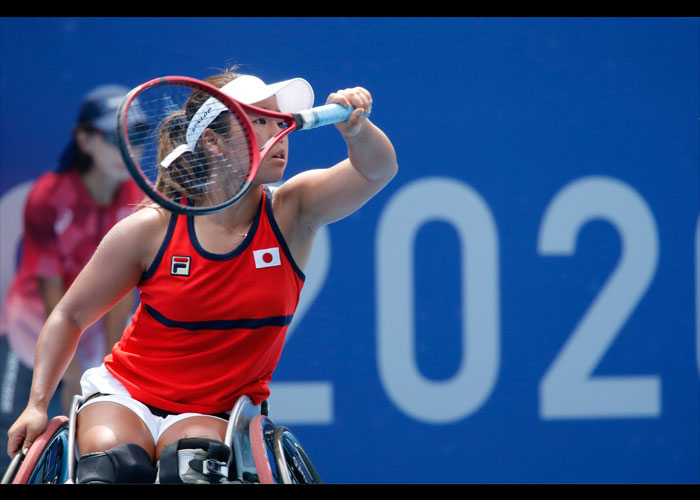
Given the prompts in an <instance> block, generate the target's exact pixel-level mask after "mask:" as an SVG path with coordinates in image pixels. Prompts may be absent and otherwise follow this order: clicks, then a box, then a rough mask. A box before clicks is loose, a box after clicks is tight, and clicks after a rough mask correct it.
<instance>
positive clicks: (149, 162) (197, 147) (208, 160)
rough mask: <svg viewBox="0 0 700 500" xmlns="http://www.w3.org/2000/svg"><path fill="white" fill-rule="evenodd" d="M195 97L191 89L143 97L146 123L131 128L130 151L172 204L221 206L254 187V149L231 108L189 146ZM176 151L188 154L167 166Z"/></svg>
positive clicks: (172, 87)
mask: <svg viewBox="0 0 700 500" xmlns="http://www.w3.org/2000/svg"><path fill="white" fill-rule="evenodd" d="M164 87H167V88H164ZM195 92H200V91H195ZM146 94H149V95H146ZM150 94H153V95H150ZM193 95H194V94H193V90H192V89H191V88H188V87H185V86H175V85H163V86H158V87H154V88H153V89H149V90H147V91H145V92H142V93H141V95H139V96H138V103H135V104H134V106H137V108H135V110H136V111H137V112H138V114H139V115H140V116H141V120H140V121H139V123H138V124H134V125H133V126H131V125H129V126H128V128H129V130H128V134H129V143H128V147H129V149H130V154H131V156H132V158H134V157H136V158H137V163H138V166H139V169H140V171H141V174H142V176H143V177H144V178H145V179H147V181H148V183H149V184H150V185H151V186H152V187H153V190H154V191H155V192H156V194H157V195H159V196H161V197H162V198H164V199H167V200H171V201H175V200H181V199H183V198H185V199H187V200H190V201H191V202H193V203H194V204H195V205H196V206H201V207H210V206H217V205H219V204H223V203H226V202H227V201H228V200H230V199H232V198H233V197H235V196H236V195H237V193H239V192H241V190H242V189H243V188H244V186H245V185H246V183H247V182H248V177H249V174H250V170H251V166H252V163H253V154H252V144H251V141H250V139H249V137H248V135H247V134H246V133H245V127H244V126H243V125H242V124H241V122H242V120H245V118H244V117H240V116H238V114H237V113H235V112H233V111H234V110H229V109H228V108H223V109H225V112H220V113H219V114H218V116H217V117H216V118H215V119H214V120H213V121H212V122H211V124H209V126H208V127H207V128H206V130H204V131H203V132H202V133H201V135H200V136H199V137H195V141H192V138H191V137H189V139H190V142H189V143H188V132H190V136H191V135H192V134H191V128H192V127H191V125H190V123H191V120H192V115H193V114H194V113H195V112H196V108H195V109H194V111H193V110H192V109H188V106H189V107H190V108H192V105H191V104H190V100H191V98H192V97H193ZM204 97H207V96H206V95H205V96H204ZM199 100H200V101H202V100H203V97H200V98H199ZM216 104H217V105H219V106H220V107H223V105H222V104H221V103H219V102H218V101H216ZM144 122H145V126H144ZM144 130H148V132H147V133H145V132H144ZM192 142H194V143H192ZM176 148H181V149H182V150H183V152H182V154H179V156H177V158H176V159H175V160H174V161H172V162H171V163H169V164H166V165H165V166H164V164H163V160H164V158H166V157H167V156H168V155H170V154H171V153H172V152H173V151H174V150H176Z"/></svg>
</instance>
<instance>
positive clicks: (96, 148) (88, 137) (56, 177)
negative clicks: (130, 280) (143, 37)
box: [0, 85, 144, 470]
mask: <svg viewBox="0 0 700 500" xmlns="http://www.w3.org/2000/svg"><path fill="white" fill-rule="evenodd" d="M127 92H128V89H127V88H126V87H122V86H120V85H102V86H99V87H97V88H95V89H93V90H92V91H90V92H89V93H88V94H87V95H86V96H85V97H84V99H83V101H82V103H81V105H80V108H79V111H78V119H77V123H76V125H75V127H74V129H73V134H72V139H71V140H70V142H69V144H68V146H67V147H66V149H65V151H64V152H63V154H62V155H61V157H60V159H59V165H58V167H57V168H56V170H55V171H53V172H47V173H45V174H43V175H42V176H40V177H39V179H37V181H36V183H35V184H34V186H33V188H32V190H31V192H30V193H29V196H28V198H27V203H26V206H25V209H24V239H23V243H22V250H21V258H20V261H19V267H18V270H17V273H16V275H15V277H14V279H13V281H12V283H11V284H10V286H9V288H8V290H7V294H6V296H5V300H4V303H3V304H2V310H1V313H0V314H1V315H2V316H1V317H0V449H5V448H6V443H7V431H8V429H9V427H10V426H11V425H12V423H13V422H14V421H15V420H16V419H17V417H18V415H19V414H20V413H21V412H22V410H23V409H24V407H25V406H26V404H27V401H28V399H29V390H30V387H31V382H32V374H33V365H34V350H35V347H36V342H37V339H38V337H39V332H40V331H41V328H42V326H43V325H44V323H45V321H46V318H47V317H48V315H49V313H50V312H51V310H52V309H53V308H54V306H55V305H56V304H57V303H58V301H59V299H60V298H61V297H62V296H63V294H64V292H65V291H66V290H67V289H68V287H69V286H70V284H71V283H72V282H73V280H74V279H75V278H76V276H77V275H78V273H80V271H81V270H82V268H83V267H84V266H85V264H86V263H87V261H88V260H89V259H90V257H91V256H92V254H93V252H94V251H95V248H96V247H97V245H98V244H99V242H100V241H101V240H102V238H103V236H104V235H105V234H106V233H107V231H108V230H109V229H110V228H111V227H112V226H113V225H114V224H115V223H116V222H118V221H119V220H121V219H123V218H124V217H126V216H127V215H129V214H131V213H132V211H133V208H134V207H135V206H136V205H138V204H139V203H140V202H141V201H143V198H144V195H143V193H142V192H141V191H140V190H139V188H138V187H137V186H136V184H135V183H134V182H133V181H132V180H131V179H130V177H129V173H128V172H127V170H126V166H125V165H124V163H123V161H122V158H121V154H120V152H119V147H118V145H117V134H116V110H117V108H118V107H119V104H120V102H121V100H122V98H123V97H124V95H126V93H127ZM134 302H135V296H134V295H133V294H130V295H127V297H125V298H124V300H122V301H121V302H120V303H118V304H117V305H115V307H114V308H113V309H112V310H111V311H110V312H109V313H108V314H107V315H106V316H105V317H104V318H103V319H102V320H100V321H98V322H97V323H95V324H93V325H92V326H91V327H90V328H89V329H88V330H87V331H86V332H85V334H84V335H83V336H82V337H81V339H80V344H79V347H78V352H77V355H76V356H75V357H74V358H73V362H72V364H71V366H70V367H69V369H68V370H67V371H66V374H65V376H64V377H63V380H62V382H61V387H60V390H59V391H57V393H56V396H55V397H54V398H53V400H52V402H51V406H50V412H51V413H52V416H53V415H58V414H67V413H68V410H69V405H70V402H71V399H72V397H73V395H75V394H80V376H81V375H82V373H83V372H84V371H85V370H86V369H88V368H91V367H93V366H98V365H100V364H101V363H102V360H103V358H104V356H105V353H108V352H110V351H111V349H112V346H113V345H114V343H115V342H116V341H118V340H119V338H120V337H121V334H122V331H123V329H124V326H125V325H126V324H127V321H128V317H129V315H130V314H131V312H132V311H133V307H134V305H135V304H134ZM8 464H9V457H8V456H7V454H6V453H1V454H0V470H5V469H6V467H7V465H8Z"/></svg>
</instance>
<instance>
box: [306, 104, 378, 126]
mask: <svg viewBox="0 0 700 500" xmlns="http://www.w3.org/2000/svg"><path fill="white" fill-rule="evenodd" d="M354 110H355V108H353V107H352V106H350V107H349V108H346V107H345V106H341V105H340V104H336V103H333V104H326V105H325V106H318V107H315V108H311V109H307V110H305V111H300V112H299V113H295V114H294V119H295V120H296V122H297V129H298V130H306V129H312V128H316V127H322V126H324V125H330V124H332V123H340V122H344V121H346V120H347V119H348V118H350V115H351V114H352V112H353V111H354ZM367 114H369V113H367ZM365 116H367V115H365Z"/></svg>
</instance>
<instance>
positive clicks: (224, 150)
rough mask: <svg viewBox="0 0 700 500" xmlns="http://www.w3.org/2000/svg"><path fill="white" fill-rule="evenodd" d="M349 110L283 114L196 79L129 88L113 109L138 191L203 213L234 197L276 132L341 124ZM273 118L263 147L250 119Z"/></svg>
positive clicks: (181, 209) (186, 211)
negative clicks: (274, 128) (274, 126)
mask: <svg viewBox="0 0 700 500" xmlns="http://www.w3.org/2000/svg"><path fill="white" fill-rule="evenodd" d="M352 111H353V108H345V107H343V106H341V105H339V104H328V105H325V106H319V107H315V108H311V109H309V110H305V111H301V112H298V113H292V114H286V113H277V112H273V111H268V110H265V109H260V108H257V107H255V106H250V105H247V104H244V103H241V102H238V101H235V100H234V99H232V98H231V97H229V96H227V95H226V94H225V93H223V92H222V91H220V90H219V89H218V88H216V87H214V86H213V85H210V84H208V83H206V82H203V81H201V80H197V79H194V78H188V77H181V76H168V77H162V78H156V79H154V80H151V81H149V82H146V83H144V84H142V85H139V86H138V87H136V88H134V89H133V90H131V91H130V92H129V93H128V94H127V95H126V96H125V97H124V99H123V100H122V103H121V105H120V107H119V109H118V111H117V134H118V138H119V147H120V149H121V153H122V156H123V158H124V161H125V163H126V166H127V168H128V170H129V172H130V174H131V176H132V177H133V178H134V180H135V181H136V182H137V184H138V185H139V186H140V187H141V189H142V190H143V191H144V192H145V193H146V194H147V195H148V196H149V197H150V198H151V199H152V200H153V201H155V202H156V203H157V204H159V205H160V206H162V207H163V208H166V209H167V210H170V211H173V212H177V213H180V214H185V215H203V214H209V213H213V212H217V211H219V210H223V209H224V208H226V207H229V206H231V205H233V204H234V203H236V202H237V201H238V200H240V199H241V198H242V197H243V195H245V193H246V192H247V191H248V189H249V188H250V186H251V185H252V183H253V180H254V179H255V175H256V173H257V171H258V167H259V166H260V163H261V161H262V160H263V159H264V158H265V155H267V154H268V152H269V151H270V150H271V149H272V148H273V147H274V145H275V144H277V143H278V142H279V141H280V140H281V139H282V138H283V137H285V136H286V135H288V134H290V133H291V132H293V131H295V130H304V129H312V128H316V127H320V126H323V125H328V124H332V123H338V122H343V121H346V120H347V119H348V118H349V117H350V114H351V113H352ZM259 117H263V118H265V119H272V120H276V121H279V122H280V131H279V132H278V133H277V135H275V136H274V137H273V138H272V139H270V140H269V141H267V143H266V144H263V145H259V144H258V143H257V140H256V137H255V133H254V131H253V126H252V123H251V119H252V120H256V119H258V118H259Z"/></svg>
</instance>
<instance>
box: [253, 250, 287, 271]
mask: <svg viewBox="0 0 700 500" xmlns="http://www.w3.org/2000/svg"><path fill="white" fill-rule="evenodd" d="M253 258H254V259H255V267H256V269H261V268H263V267H274V266H279V265H282V262H281V261H280V249H279V247H274V248H265V249H262V250H253Z"/></svg>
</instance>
